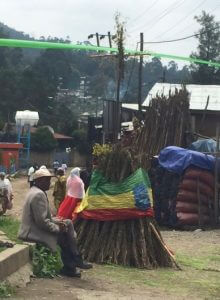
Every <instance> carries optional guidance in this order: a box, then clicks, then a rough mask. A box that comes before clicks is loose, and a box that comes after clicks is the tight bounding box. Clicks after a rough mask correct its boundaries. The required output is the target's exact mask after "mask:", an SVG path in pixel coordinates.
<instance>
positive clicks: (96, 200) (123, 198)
mask: <svg viewBox="0 0 220 300" xmlns="http://www.w3.org/2000/svg"><path fill="white" fill-rule="evenodd" d="M134 207H135V200H134V194H133V192H132V191H131V192H128V193H123V194H118V195H115V196H112V195H88V193H86V195H85V197H84V198H83V200H82V202H81V205H80V206H79V207H78V208H77V209H76V211H75V212H76V213H80V212H81V211H83V210H84V209H88V210H92V209H120V208H134Z"/></svg>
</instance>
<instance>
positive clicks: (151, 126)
mask: <svg viewBox="0 0 220 300" xmlns="http://www.w3.org/2000/svg"><path fill="white" fill-rule="evenodd" d="M189 124H190V114H189V100H188V92H187V91H186V89H185V88H183V89H182V90H180V91H177V90H176V92H175V94H174V95H171V94H170V95H169V97H168V98H166V97H164V96H160V97H159V96H157V97H156V99H153V100H152V101H151V103H150V106H149V109H148V110H147V112H146V117H145V121H144V124H141V123H140V125H139V126H137V124H136V126H135V130H134V132H133V134H132V137H131V142H130V145H127V146H126V147H123V144H119V145H114V146H113V149H112V152H111V153H108V154H107V155H106V157H104V158H103V156H102V160H101V162H100V164H99V162H98V168H99V169H100V171H102V173H103V174H104V175H105V177H106V178H108V179H109V181H114V182H117V181H120V180H123V179H124V178H126V177H128V176H129V175H130V174H131V173H132V172H134V171H135V170H137V169H138V168H139V167H142V168H145V169H146V170H147V169H148V168H149V165H150V159H151V157H152V156H154V155H157V154H158V153H159V152H160V150H162V149H163V148H164V147H166V146H168V145H175V146H182V147H183V146H184V145H185V133H186V131H189ZM76 230H77V233H78V243H79V247H80V250H81V251H82V253H83V255H84V257H85V258H86V259H88V260H90V261H92V262H97V263H108V262H110V263H115V264H121V265H127V266H135V267H144V268H155V267H171V266H173V265H174V264H175V261H174V259H173V256H172V254H171V253H170V251H169V249H168V248H167V247H166V245H165V244H164V242H163V240H162V238H161V235H160V232H159V229H158V228H157V226H156V225H155V222H154V220H152V218H147V217H146V218H142V219H131V220H126V221H106V222H103V221H102V222H101V221H97V220H84V219H80V220H78V222H77V223H76Z"/></svg>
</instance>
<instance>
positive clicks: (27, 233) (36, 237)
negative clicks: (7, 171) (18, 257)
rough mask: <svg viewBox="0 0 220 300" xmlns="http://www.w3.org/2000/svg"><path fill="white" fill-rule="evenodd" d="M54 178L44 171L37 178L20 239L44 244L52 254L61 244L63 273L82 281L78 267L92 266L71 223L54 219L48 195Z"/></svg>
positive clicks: (31, 190)
mask: <svg viewBox="0 0 220 300" xmlns="http://www.w3.org/2000/svg"><path fill="white" fill-rule="evenodd" d="M51 176H52V175H51V174H50V172H49V171H48V170H47V169H40V170H38V171H36V172H35V174H34V186H33V187H32V188H31V189H30V191H29V192H28V194H27V197H26V201H25V204H24V208H23V214H22V222H21V227H20V230H19V235H18V236H19V238H20V239H22V240H24V241H31V242H36V243H41V244H43V245H45V246H47V247H48V248H50V249H51V250H52V251H55V250H56V246H57V244H59V246H60V247H61V258H62V261H63V264H64V267H63V269H62V273H63V274H64V275H67V276H71V277H80V276H81V274H80V272H79V271H78V270H77V269H76V267H79V268H82V269H89V268H91V267H92V265H91V264H88V263H85V262H83V260H82V258H81V256H80V254H79V252H78V249H77V243H76V233H75V230H74V227H73V224H72V222H71V221H70V220H63V221H61V220H59V219H52V217H51V213H50V208H49V202H48V199H47V194H46V193H45V191H48V190H49V188H50V180H51Z"/></svg>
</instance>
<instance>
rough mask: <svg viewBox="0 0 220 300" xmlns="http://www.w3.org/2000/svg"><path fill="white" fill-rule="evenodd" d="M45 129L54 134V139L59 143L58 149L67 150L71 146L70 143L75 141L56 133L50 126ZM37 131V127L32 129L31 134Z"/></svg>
mask: <svg viewBox="0 0 220 300" xmlns="http://www.w3.org/2000/svg"><path fill="white" fill-rule="evenodd" d="M43 127H47V128H48V129H49V130H50V131H51V133H52V134H53V136H54V138H55V139H56V141H57V143H58V147H57V148H58V149H66V148H67V147H69V146H70V143H71V141H72V140H73V138H72V137H71V136H67V135H64V134H60V133H57V132H54V130H53V128H52V127H50V126H43ZM38 128H39V127H38ZM36 130H37V128H36V127H31V133H35V132H36Z"/></svg>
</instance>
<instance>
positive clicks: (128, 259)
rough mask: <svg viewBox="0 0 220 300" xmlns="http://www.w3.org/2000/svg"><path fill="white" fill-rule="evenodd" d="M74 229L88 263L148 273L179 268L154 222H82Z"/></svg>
mask: <svg viewBox="0 0 220 300" xmlns="http://www.w3.org/2000/svg"><path fill="white" fill-rule="evenodd" d="M75 228H76V231H77V235H78V244H79V249H80V251H81V253H82V254H83V257H84V258H85V259H86V260H88V261H91V262H95V263H113V264H118V265H123V266H132V267H137V268H147V269H153V268H157V267H176V268H179V267H178V265H177V264H176V262H175V259H174V257H173V255H172V253H171V252H170V251H169V249H168V248H167V246H166V245H165V243H164V242H163V239H162V237H161V235H160V232H159V230H158V229H157V227H156V225H155V221H154V220H153V219H151V218H140V219H135V220H125V221H106V222H100V221H95V220H82V219H81V220H78V221H77V223H76V225H75Z"/></svg>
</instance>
